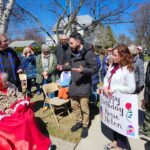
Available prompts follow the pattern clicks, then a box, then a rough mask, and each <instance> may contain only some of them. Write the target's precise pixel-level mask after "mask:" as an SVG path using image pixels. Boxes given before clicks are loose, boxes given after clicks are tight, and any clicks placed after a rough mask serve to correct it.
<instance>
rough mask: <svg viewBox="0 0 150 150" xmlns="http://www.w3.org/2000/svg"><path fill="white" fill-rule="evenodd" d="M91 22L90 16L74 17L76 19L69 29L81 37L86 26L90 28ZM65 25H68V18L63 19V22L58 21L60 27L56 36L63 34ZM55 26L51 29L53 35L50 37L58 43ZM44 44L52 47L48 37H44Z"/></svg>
mask: <svg viewBox="0 0 150 150" xmlns="http://www.w3.org/2000/svg"><path fill="white" fill-rule="evenodd" d="M92 22H93V18H92V17H91V16H89V15H80V16H77V17H76V19H75V21H74V23H73V24H72V26H71V27H72V29H73V30H76V31H77V32H79V33H80V34H81V35H83V34H84V29H86V28H87V27H88V26H90V25H91V23H92ZM67 23H68V18H64V19H63V20H61V21H60V25H59V28H58V35H62V34H64V28H65V27H66V25H67ZM56 26H57V23H56V24H55V25H54V27H53V30H52V31H53V33H54V34H53V35H52V37H53V39H54V40H55V41H56V43H58V40H57V35H56ZM70 32H71V31H69V32H68V33H67V35H68V36H69V35H70ZM46 43H47V44H49V45H50V46H51V45H53V41H52V40H51V39H50V38H49V37H46Z"/></svg>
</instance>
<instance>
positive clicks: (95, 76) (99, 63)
mask: <svg viewBox="0 0 150 150" xmlns="http://www.w3.org/2000/svg"><path fill="white" fill-rule="evenodd" d="M96 62H97V67H98V70H99V69H100V68H101V61H100V56H99V55H98V54H96ZM99 82H100V81H99V72H98V71H97V72H96V73H95V74H94V75H93V76H92V84H98V83H99Z"/></svg>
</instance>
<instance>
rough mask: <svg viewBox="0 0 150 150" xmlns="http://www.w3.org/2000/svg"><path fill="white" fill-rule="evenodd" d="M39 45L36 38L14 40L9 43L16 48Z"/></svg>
mask: <svg viewBox="0 0 150 150" xmlns="http://www.w3.org/2000/svg"><path fill="white" fill-rule="evenodd" d="M26 46H31V47H38V46H40V44H39V43H38V42H36V41H34V40H24V41H14V42H11V43H10V44H9V47H12V48H15V47H26Z"/></svg>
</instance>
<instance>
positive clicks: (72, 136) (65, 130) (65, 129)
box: [31, 94, 81, 143]
mask: <svg viewBox="0 0 150 150" xmlns="http://www.w3.org/2000/svg"><path fill="white" fill-rule="evenodd" d="M43 99H44V98H43V95H42V94H41V95H40V96H37V95H36V94H35V95H34V96H33V98H32V99H31V102H34V105H33V107H34V112H35V116H36V118H37V121H38V124H39V125H40V127H41V130H42V132H44V133H45V134H49V135H53V136H55V137H58V138H61V139H63V140H66V141H70V142H73V143H78V142H79V141H80V134H81V129H80V130H78V131H77V132H74V133H72V132H71V131H70V128H71V126H72V125H73V124H74V121H75V118H74V115H73V113H71V116H72V118H70V117H69V115H68V114H65V115H64V116H62V117H59V119H60V120H59V123H60V126H58V125H57V123H56V121H55V119H54V116H53V114H52V112H51V110H50V109H48V110H46V111H45V112H44V114H43V117H42V116H41V112H42V105H43Z"/></svg>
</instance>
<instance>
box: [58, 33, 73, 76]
mask: <svg viewBox="0 0 150 150" xmlns="http://www.w3.org/2000/svg"><path fill="white" fill-rule="evenodd" d="M70 55H71V52H70V47H69V44H68V37H67V36H66V35H61V36H60V43H59V44H58V45H57V47H56V58H57V70H59V71H60V66H62V65H63V64H65V63H66V62H68V61H69V60H70ZM59 74H60V72H59Z"/></svg>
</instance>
